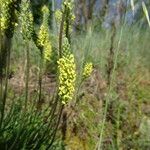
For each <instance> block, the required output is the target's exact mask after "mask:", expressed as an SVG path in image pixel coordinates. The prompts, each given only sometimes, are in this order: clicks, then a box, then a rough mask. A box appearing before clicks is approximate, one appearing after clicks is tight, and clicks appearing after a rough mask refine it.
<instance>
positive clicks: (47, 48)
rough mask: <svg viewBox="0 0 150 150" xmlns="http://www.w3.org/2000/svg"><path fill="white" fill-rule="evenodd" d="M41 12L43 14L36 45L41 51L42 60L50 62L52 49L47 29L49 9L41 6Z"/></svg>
mask: <svg viewBox="0 0 150 150" xmlns="http://www.w3.org/2000/svg"><path fill="white" fill-rule="evenodd" d="M42 12H43V23H42V25H41V27H40V31H39V34H38V44H39V46H40V47H42V49H43V54H44V60H45V61H50V57H51V49H52V48H51V42H50V36H49V27H48V17H49V9H48V8H47V7H46V6H43V8H42Z"/></svg>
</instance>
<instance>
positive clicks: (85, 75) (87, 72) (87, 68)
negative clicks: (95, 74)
mask: <svg viewBox="0 0 150 150" xmlns="http://www.w3.org/2000/svg"><path fill="white" fill-rule="evenodd" d="M92 71H93V65H92V63H91V62H90V63H86V64H85V66H84V69H83V79H86V78H88V77H89V76H90V75H91V73H92Z"/></svg>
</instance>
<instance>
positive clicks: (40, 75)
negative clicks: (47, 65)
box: [37, 51, 43, 108]
mask: <svg viewBox="0 0 150 150" xmlns="http://www.w3.org/2000/svg"><path fill="white" fill-rule="evenodd" d="M42 68H43V52H42V51H41V56H40V72H39V99H38V103H37V108H40V107H41V106H40V103H41V98H42V72H43V69H42Z"/></svg>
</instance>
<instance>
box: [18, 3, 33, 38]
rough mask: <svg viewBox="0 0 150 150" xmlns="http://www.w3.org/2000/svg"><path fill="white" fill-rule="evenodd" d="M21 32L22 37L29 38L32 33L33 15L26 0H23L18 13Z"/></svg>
mask: <svg viewBox="0 0 150 150" xmlns="http://www.w3.org/2000/svg"><path fill="white" fill-rule="evenodd" d="M19 18H20V22H21V33H22V36H23V38H24V39H28V40H30V39H31V38H32V34H33V16H32V12H31V10H30V3H29V1H28V0H23V1H22V4H21V13H20V17H19Z"/></svg>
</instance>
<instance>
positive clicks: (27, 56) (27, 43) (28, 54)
mask: <svg viewBox="0 0 150 150" xmlns="http://www.w3.org/2000/svg"><path fill="white" fill-rule="evenodd" d="M26 45H27V49H26V83H25V84H26V89H25V110H26V109H27V103H28V96H29V71H30V50H29V42H26Z"/></svg>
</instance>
